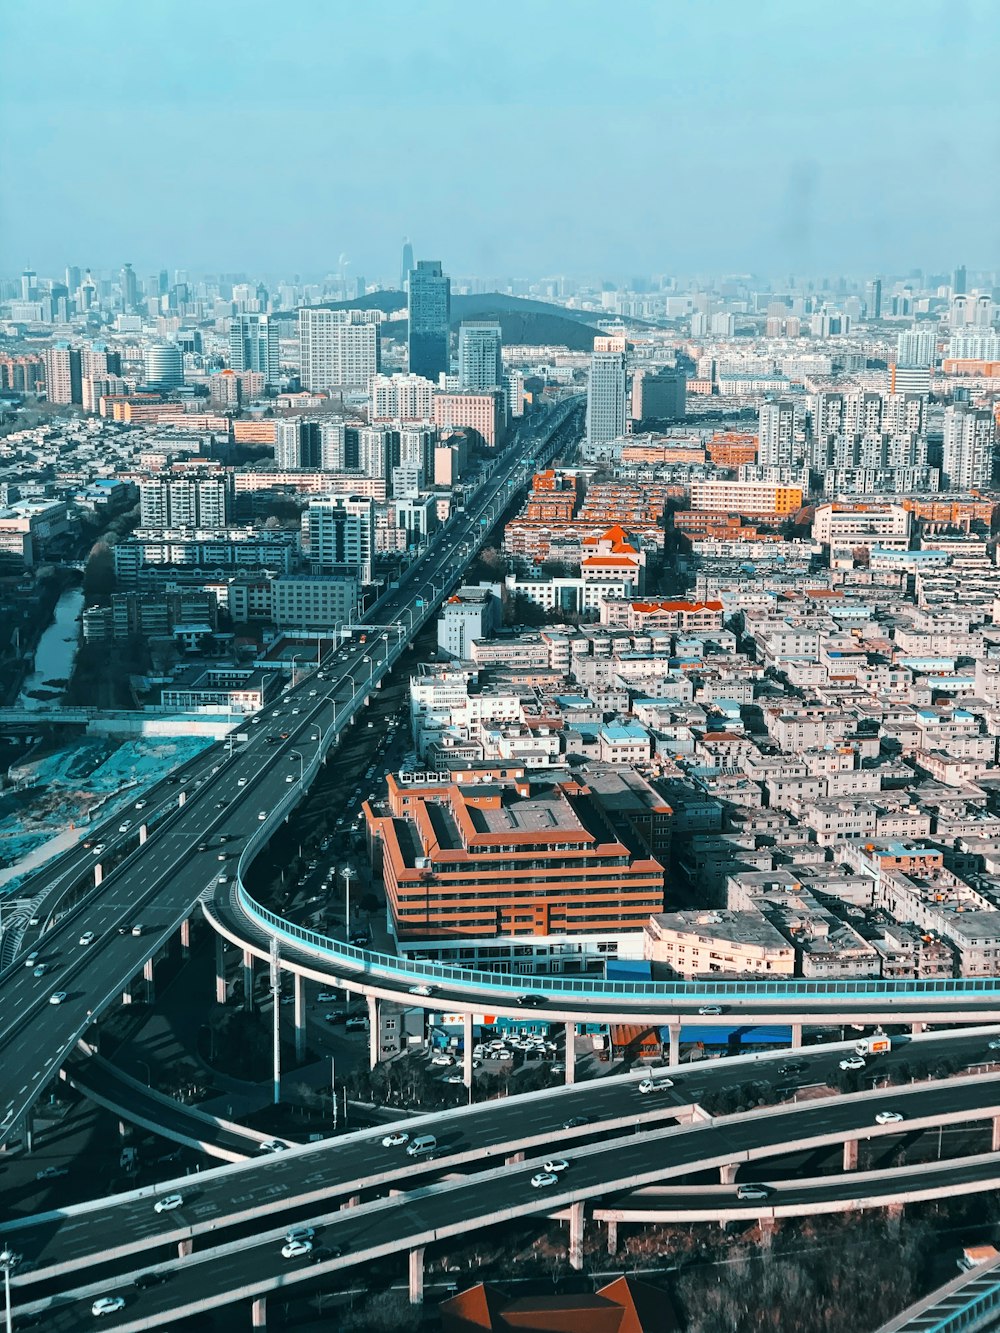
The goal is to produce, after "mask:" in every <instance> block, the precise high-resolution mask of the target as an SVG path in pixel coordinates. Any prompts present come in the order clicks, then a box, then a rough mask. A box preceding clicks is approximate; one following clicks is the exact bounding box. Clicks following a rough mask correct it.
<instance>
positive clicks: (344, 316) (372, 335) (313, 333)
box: [299, 306, 382, 391]
mask: <svg viewBox="0 0 1000 1333" xmlns="http://www.w3.org/2000/svg"><path fill="white" fill-rule="evenodd" d="M381 319H382V312H381V311H380V310H317V309H312V308H310V307H308V306H305V307H303V308H302V309H301V310H300V311H299V375H300V378H301V380H302V386H303V388H306V389H315V390H320V391H322V390H325V389H342V388H348V387H354V388H364V389H367V387H368V385H369V384H370V382H371V379H372V377H373V376H374V375H376V374H377V373H378V370H379V367H380V365H381V356H380V350H379V323H380V321H381Z"/></svg>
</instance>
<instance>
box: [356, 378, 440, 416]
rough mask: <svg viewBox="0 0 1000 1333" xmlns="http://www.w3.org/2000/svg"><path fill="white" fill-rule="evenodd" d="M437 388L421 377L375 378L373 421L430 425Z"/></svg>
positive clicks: (372, 390)
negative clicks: (428, 423) (417, 422)
mask: <svg viewBox="0 0 1000 1333" xmlns="http://www.w3.org/2000/svg"><path fill="white" fill-rule="evenodd" d="M434 390H435V386H434V385H433V384H432V383H431V381H430V380H425V379H424V378H423V376H422V375H375V376H373V378H372V387H371V420H372V421H429V420H430V419H431V415H432V411H433V408H432V403H433V400H434Z"/></svg>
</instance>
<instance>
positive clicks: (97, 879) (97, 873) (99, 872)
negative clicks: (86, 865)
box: [94, 861, 104, 889]
mask: <svg viewBox="0 0 1000 1333" xmlns="http://www.w3.org/2000/svg"><path fill="white" fill-rule="evenodd" d="M103 878H104V867H103V866H102V865H101V863H100V861H98V863H97V865H96V866H94V888H95V889H96V888H100V884H101V880H102V879H103Z"/></svg>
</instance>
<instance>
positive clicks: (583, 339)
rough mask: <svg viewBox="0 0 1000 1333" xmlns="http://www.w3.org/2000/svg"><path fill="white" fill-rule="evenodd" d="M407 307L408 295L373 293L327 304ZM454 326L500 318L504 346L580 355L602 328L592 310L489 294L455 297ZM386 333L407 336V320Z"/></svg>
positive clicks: (388, 326)
mask: <svg viewBox="0 0 1000 1333" xmlns="http://www.w3.org/2000/svg"><path fill="white" fill-rule="evenodd" d="M405 305H406V293H405V292H372V293H371V295H370V296H359V297H356V298H355V299H354V300H353V301H324V302H323V307H324V308H325V309H327V310H381V311H382V312H383V313H384V314H386V315H391V314H394V313H395V312H396V311H397V310H399V309H400V308H401V307H403V306H405ZM451 315H452V320H451V327H452V328H453V329H456V330H457V328H458V326H459V324H461V322H462V320H463V319H498V320H499V321H500V327H501V329H502V331H503V340H504V343H505V344H506V345H507V346H508V347H509V346H511V345H512V344H514V343H523V344H527V345H528V346H531V347H543V346H559V347H569V348H570V349H571V350H572V351H576V352H589V351H592V350H593V346H594V338H595V337H596V336H597V335H599V334H600V329H596V328H594V327H593V326H592V325H590V324H589V323H588V322H587V321H588V320H589V319H591V318H593V316H592V315H591V314H590V312H589V311H583V310H567V309H566V308H565V307H564V306H561V305H553V304H552V303H551V302H550V301H529V300H525V299H523V298H522V297H519V296H505V295H504V294H503V293H502V292H485V293H482V294H481V295H477V296H453V297H452V298H451ZM382 332H383V333H384V334H385V335H386V336H387V337H389V338H399V339H403V338H405V337H406V320H405V319H395V320H387V321H386V322H385V323H384V324H383V325H382Z"/></svg>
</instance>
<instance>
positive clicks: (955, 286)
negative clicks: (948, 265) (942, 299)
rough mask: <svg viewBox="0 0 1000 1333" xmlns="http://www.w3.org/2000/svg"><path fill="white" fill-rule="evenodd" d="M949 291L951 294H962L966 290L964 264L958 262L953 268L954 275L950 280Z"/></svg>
mask: <svg viewBox="0 0 1000 1333" xmlns="http://www.w3.org/2000/svg"><path fill="white" fill-rule="evenodd" d="M951 291H952V295H953V296H964V294H965V292H966V291H967V288H966V285H965V265H964V264H959V266H958V268H957V269H956V270H955V276H954V277H953V278H952V280H951Z"/></svg>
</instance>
